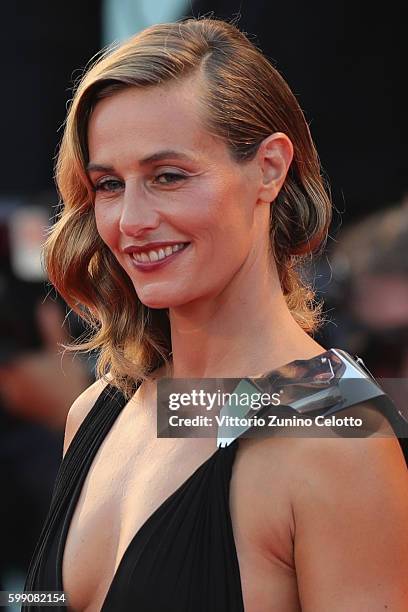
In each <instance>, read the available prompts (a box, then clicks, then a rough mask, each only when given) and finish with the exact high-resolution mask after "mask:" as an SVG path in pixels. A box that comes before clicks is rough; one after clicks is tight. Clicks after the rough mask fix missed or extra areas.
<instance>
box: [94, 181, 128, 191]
mask: <svg viewBox="0 0 408 612" xmlns="http://www.w3.org/2000/svg"><path fill="white" fill-rule="evenodd" d="M122 185H123V183H122V181H119V180H118V179H110V178H106V179H102V180H100V181H98V182H97V183H96V185H95V187H94V190H95V191H105V192H115V191H118V190H119V189H121V187H122Z"/></svg>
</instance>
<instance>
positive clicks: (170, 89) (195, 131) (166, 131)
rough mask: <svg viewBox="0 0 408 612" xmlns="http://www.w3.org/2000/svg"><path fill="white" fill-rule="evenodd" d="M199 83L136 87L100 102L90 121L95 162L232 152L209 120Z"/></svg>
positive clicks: (90, 150) (89, 129)
mask: <svg viewBox="0 0 408 612" xmlns="http://www.w3.org/2000/svg"><path fill="white" fill-rule="evenodd" d="M199 89H200V88H199V85H198V84H197V81H196V80H192V79H188V80H187V79H186V80H184V81H182V82H180V83H174V82H172V83H171V84H165V85H161V86H153V87H145V88H137V87H130V88H127V89H124V90H123V91H120V92H118V93H115V94H113V95H112V96H109V97H107V98H103V99H102V100H100V101H99V102H98V103H97V104H96V106H95V108H94V110H93V112H92V114H91V117H90V120H89V124H88V147H89V156H90V159H91V160H92V161H96V158H98V161H103V160H102V157H103V158H104V159H105V158H109V160H110V161H113V158H115V157H118V155H120V158H121V160H123V159H126V158H127V157H128V156H129V155H131V156H132V157H133V159H134V158H135V156H139V155H140V157H143V156H145V155H146V154H151V153H154V152H155V151H156V150H159V149H173V150H174V149H176V150H177V149H180V150H182V151H189V152H191V153H194V154H195V155H200V154H209V153H210V152H211V153H212V154H213V153H214V152H215V151H214V148H217V147H220V146H221V147H222V148H223V149H226V147H225V145H224V143H222V142H221V141H220V139H219V138H216V137H214V136H212V135H211V133H210V132H209V131H208V129H207V127H206V126H205V123H204V120H203V106H202V104H201V103H200V100H199V96H200V91H199Z"/></svg>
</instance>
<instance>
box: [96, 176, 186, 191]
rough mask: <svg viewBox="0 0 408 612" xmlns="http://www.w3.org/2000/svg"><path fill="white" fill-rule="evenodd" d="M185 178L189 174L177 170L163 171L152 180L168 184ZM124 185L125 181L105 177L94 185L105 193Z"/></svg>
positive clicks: (164, 184)
mask: <svg viewBox="0 0 408 612" xmlns="http://www.w3.org/2000/svg"><path fill="white" fill-rule="evenodd" d="M162 179H165V180H162ZM185 179H187V176H186V175H184V174H177V173H175V172H162V173H161V174H158V175H157V176H155V177H154V179H153V181H152V182H153V184H156V185H163V186H166V185H173V184H175V183H179V182H181V181H183V180H185ZM123 186H124V183H123V181H120V180H118V179H113V178H104V179H101V180H100V181H98V182H97V183H96V185H94V191H95V192H98V191H99V192H104V193H116V192H117V191H119V190H120V189H122V188H123Z"/></svg>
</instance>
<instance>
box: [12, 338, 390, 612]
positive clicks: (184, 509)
mask: <svg viewBox="0 0 408 612" xmlns="http://www.w3.org/2000/svg"><path fill="white" fill-rule="evenodd" d="M324 360H326V362H325V363H326V366H327V364H329V365H330V368H331V370H330V371H331V372H333V371H334V372H335V373H336V368H343V369H342V370H338V372H340V374H339V379H341V377H342V376H344V375H345V374H346V373H347V372H348V373H350V367H352V366H353V364H354V365H356V366H357V364H356V362H355V361H354V360H353V358H352V357H350V355H348V354H347V353H345V351H340V350H339V349H330V350H329V351H327V352H326V353H323V354H322V355H319V356H317V357H314V358H312V359H310V360H296V361H294V362H292V363H291V364H288V366H289V365H290V366H291V368H290V369H289V370H288V369H287V367H288V366H283V367H282V368H279V369H277V370H274V371H273V372H271V373H270V374H268V380H269V382H271V381H272V382H273V383H276V381H277V378H279V376H280V378H279V380H280V382H279V384H280V385H281V384H282V380H283V379H285V380H287V381H288V380H289V378H288V376H289V375H288V372H290V376H292V377H293V373H294V368H293V366H295V374H296V372H297V373H298V374H299V373H300V372H301V376H303V377H304V376H305V375H306V374H310V373H311V372H314V373H316V371H317V370H316V367H315V366H316V364H317V366H318V368H319V367H320V366H321V363H322V362H324ZM305 364H307V366H308V367H307V368H306V369H305ZM298 366H299V367H298ZM309 366H310V367H309ZM333 368H334V370H333ZM357 368H358V370H357V369H355V372H357V371H359V372H360V375H361V378H362V379H364V380H366V382H367V385H369V387H367V388H370V389H371V391H369V392H367V391H363V395H364V394H367V397H368V396H369V397H370V398H371V397H372V395H373V391H372V389H376V388H377V389H378V387H376V385H375V384H374V385H373V380H374V379H372V377H370V376H369V375H368V374H367V373H366V372H364V371H363V370H362V369H361V367H360V366H357ZM319 373H320V374H321V370H319ZM352 374H353V372H352ZM246 380H250V379H246ZM289 382H290V381H289ZM332 382H333V381H331V382H330V384H329V386H327V389H329V387H330V389H331V388H334V387H333V386H332ZM320 383H321V381H320ZM266 388H267V386H264V390H265V389H266ZM288 388H290V389H291V391H290V392H291V393H292V394H293V385H292V386H290V385H289V386H288ZM305 389H306V387H305ZM330 389H329V390H330ZM307 392H308V393H310V385H308V387H307ZM342 392H343V394H344V388H343V391H342ZM318 393H319V394H320V395H319V396H318V397H321V391H318ZM336 393H337V391H336ZM329 395H330V394H329ZM352 395H353V397H352V398H351V400H350V401H349V402H348V403H347V402H345V401H344V399H345V398H344V397H343V401H342V402H341V406H340V408H339V410H340V409H341V410H342V409H344V408H345V407H347V405H352V404H353V403H354V404H355V403H356V400H357V397H356V395H355V392H354V391H353V394H352ZM310 397H311V396H310ZM328 397H329V396H328V395H326V396H325V400H324V402H325V410H324V411H323V412H325V413H326V412H329V410H327V409H328V406H329V405H330V404H329V403H328V399H327V398H328ZM361 397H362V396H360V400H361ZM378 397H379V398H380V399H382V401H384V399H385V400H387V396H385V395H384V394H383V393H382V392H381V391H379V394H378ZM337 400H338V398H337V399H336V401H337ZM360 400H359V401H360ZM296 401H297V402H299V398H298V399H297V400H296ZM319 401H320V400H319ZM295 403H296V402H294V404H295ZM309 403H310V406H311V411H310V414H313V413H315V412H316V401H314V402H313V401H310V402H309ZM125 404H126V400H125V398H124V396H123V395H122V394H121V393H120V392H119V391H118V390H117V389H115V388H114V387H113V386H111V385H107V386H106V387H105V388H104V390H103V391H102V393H101V394H100V396H99V397H98V399H97V401H96V403H95V405H94V406H93V407H92V409H91V410H90V412H89V413H88V415H87V416H86V418H85V419H84V421H83V422H82V423H81V426H80V427H79V429H78V431H77V433H76V435H75V436H74V438H73V440H72V442H71V444H70V446H69V448H68V450H67V452H66V454H65V457H64V459H63V461H62V463H61V466H60V470H59V472H58V475H57V479H56V483H55V488H54V492H53V498H52V502H51V506H50V510H49V513H48V516H47V518H46V521H45V524H44V527H43V530H42V533H41V535H40V539H39V541H38V543H37V547H36V549H35V551H34V555H33V558H32V561H31V565H30V569H29V572H28V575H27V579H26V583H25V586H24V590H25V591H45V590H46V591H63V590H64V589H63V584H62V560H63V553H64V547H65V541H66V538H67V533H68V529H69V525H70V522H71V519H72V516H73V513H74V510H75V507H76V504H77V502H78V499H79V496H80V493H81V489H82V486H83V484H84V480H85V478H86V476H87V473H88V471H89V469H90V466H91V463H92V461H93V459H94V457H95V455H96V453H97V451H98V449H99V447H100V445H101V443H102V442H103V440H104V438H105V437H106V435H107V434H108V432H109V430H110V429H111V427H112V425H113V423H114V422H115V420H116V419H117V417H118V415H119V414H120V412H121V410H122V409H123V408H124V406H125ZM387 405H388V406H389V405H391V406H393V405H392V403H391V402H390V401H389V400H387ZM305 406H307V403H305V402H303V404H302V408H301V410H302V411H303V412H305ZM317 410H320V412H321V406H320V408H317ZM331 412H332V413H333V408H332V409H331ZM239 437H240V435H239V436H237V437H236V438H235V439H231V438H229V443H228V444H227V445H225V446H222V445H219V446H218V448H217V450H216V451H215V452H214V453H213V454H212V455H211V456H210V457H209V458H208V459H207V460H206V461H205V462H204V463H202V464H201V465H200V466H199V467H198V468H197V469H196V470H195V471H194V473H193V474H192V475H191V476H190V477H189V478H188V479H187V480H186V481H185V482H184V483H183V484H182V485H181V486H180V487H179V488H178V489H177V490H176V491H175V492H174V493H173V494H171V495H170V496H169V497H168V498H167V499H166V500H165V501H164V502H163V503H162V504H161V505H160V506H159V508H157V509H156V510H155V511H154V512H153V514H152V515H151V516H150V517H149V518H148V519H147V521H146V522H145V523H144V524H143V525H142V527H141V528H140V529H139V531H138V532H137V533H136V535H135V536H134V537H133V539H132V540H131V542H130V544H129V546H128V548H127V549H126V551H125V554H124V556H123V558H122V560H121V562H120V564H119V566H118V568H117V571H116V573H115V576H114V578H113V580H112V583H111V585H110V587H109V590H108V592H107V595H106V598H105V601H104V603H103V607H102V612H125V611H126V612H130V611H132V610H135V612H244V604H243V598H242V590H241V578H240V569H239V563H238V557H237V551H236V547H235V541H234V535H233V530H232V522H231V516H230V507H229V485H230V479H231V473H232V467H233V463H234V458H235V454H236V450H237V447H238V443H239ZM107 528H108V526H107ZM68 604H69V602H68ZM41 609H45V608H41V606H40V605H38V604H26V605H24V606H23V607H22V610H23V611H25V612H28V611H30V612H33V611H38V610H41ZM47 609H48V608H47ZM53 609H54V610H55V609H56V610H60V611H62V610H67V609H68V608H67V607H66V605H61V606H59V607H58V606H57V607H55V606H54V607H53Z"/></svg>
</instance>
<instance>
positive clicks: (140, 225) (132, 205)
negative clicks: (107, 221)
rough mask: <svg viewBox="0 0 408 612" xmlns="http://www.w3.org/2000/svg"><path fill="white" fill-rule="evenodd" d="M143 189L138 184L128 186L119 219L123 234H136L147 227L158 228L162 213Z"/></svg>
mask: <svg viewBox="0 0 408 612" xmlns="http://www.w3.org/2000/svg"><path fill="white" fill-rule="evenodd" d="M141 191H142V190H141V189H139V188H138V187H137V185H136V184H129V185H127V186H126V189H125V192H124V194H123V199H122V208H121V212H120V220H119V229H120V231H121V233H122V234H127V235H131V236H135V235H137V234H141V233H143V232H144V231H145V230H147V229H154V228H156V227H157V226H158V225H159V223H160V215H159V213H158V212H157V210H155V208H154V206H153V202H152V200H151V199H150V198H149V197H147V196H146V194H143V193H141Z"/></svg>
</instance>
